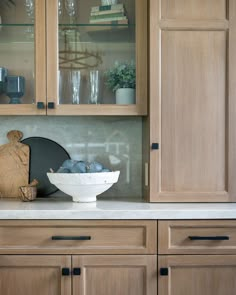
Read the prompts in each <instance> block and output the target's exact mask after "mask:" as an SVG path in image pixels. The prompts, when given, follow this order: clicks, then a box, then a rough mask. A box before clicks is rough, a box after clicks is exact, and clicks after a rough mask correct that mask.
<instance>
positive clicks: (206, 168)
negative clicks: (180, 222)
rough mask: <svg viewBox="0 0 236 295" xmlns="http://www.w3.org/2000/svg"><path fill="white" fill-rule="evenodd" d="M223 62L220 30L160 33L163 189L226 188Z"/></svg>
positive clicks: (219, 189)
mask: <svg viewBox="0 0 236 295" xmlns="http://www.w3.org/2000/svg"><path fill="white" fill-rule="evenodd" d="M225 61H226V33H225V32H195V31H193V32H184V31H180V32H176V31H164V32H163V33H162V62H163V64H162V96H163V101H162V114H163V116H162V165H161V180H162V182H161V188H162V191H163V192H172V191H176V192H188V191H190V192H191V191H196V192H223V191H225V189H226V188H225V104H226V101H225V91H226V89H225V85H226V73H225V70H226V64H225ZM177 73H178V74H177Z"/></svg>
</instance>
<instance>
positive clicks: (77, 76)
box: [70, 70, 81, 104]
mask: <svg viewBox="0 0 236 295" xmlns="http://www.w3.org/2000/svg"><path fill="white" fill-rule="evenodd" d="M70 81H71V96H72V104H79V103H80V84H81V73H80V71H78V70H72V71H71V72H70Z"/></svg>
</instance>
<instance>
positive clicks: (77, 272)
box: [73, 267, 81, 276]
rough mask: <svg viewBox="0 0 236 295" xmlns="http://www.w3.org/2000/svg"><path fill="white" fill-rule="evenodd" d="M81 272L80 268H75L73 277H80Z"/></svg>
mask: <svg viewBox="0 0 236 295" xmlns="http://www.w3.org/2000/svg"><path fill="white" fill-rule="evenodd" d="M80 274H81V270H80V268H78V267H75V268H73V275H74V276H80Z"/></svg>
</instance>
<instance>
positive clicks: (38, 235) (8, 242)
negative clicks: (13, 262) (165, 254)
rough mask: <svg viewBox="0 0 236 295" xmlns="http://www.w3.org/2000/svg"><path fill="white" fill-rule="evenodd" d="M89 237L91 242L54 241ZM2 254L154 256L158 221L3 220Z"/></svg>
mask: <svg viewBox="0 0 236 295" xmlns="http://www.w3.org/2000/svg"><path fill="white" fill-rule="evenodd" d="M52 236H66V237H68V236H90V237H91V240H84V241H74V240H68V241H64V240H59V241H58V240H52ZM0 237H1V239H0V252H1V253H2V254H3V253H4V254H19V253H21V254H26V253H31V254H90V253H91V254H155V253H157V222H156V221H145V220H144V221H138V220H137V221H129V222H126V221H114V220H113V221H61V222H60V221H55V222H53V221H30V222H27V221H25V222H24V221H18V222H17V223H16V222H14V221H1V222H0Z"/></svg>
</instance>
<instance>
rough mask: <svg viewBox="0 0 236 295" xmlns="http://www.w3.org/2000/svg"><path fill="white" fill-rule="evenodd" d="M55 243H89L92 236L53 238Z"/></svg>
mask: <svg viewBox="0 0 236 295" xmlns="http://www.w3.org/2000/svg"><path fill="white" fill-rule="evenodd" d="M52 240H53V241H87V240H91V237H90V236H52Z"/></svg>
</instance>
